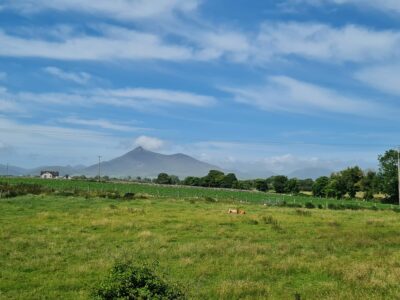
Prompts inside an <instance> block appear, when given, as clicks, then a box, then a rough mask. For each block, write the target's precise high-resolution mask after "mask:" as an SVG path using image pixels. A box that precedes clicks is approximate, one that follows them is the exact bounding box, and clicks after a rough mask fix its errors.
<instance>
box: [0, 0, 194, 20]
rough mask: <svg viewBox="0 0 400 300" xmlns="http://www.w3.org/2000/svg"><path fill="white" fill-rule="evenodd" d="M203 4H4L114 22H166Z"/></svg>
mask: <svg viewBox="0 0 400 300" xmlns="http://www.w3.org/2000/svg"><path fill="white" fill-rule="evenodd" d="M199 2H200V1H199V0H152V1H148V0H113V1H109V0H96V1H92V0H4V1H3V3H2V8H3V9H14V10H17V11H21V12H23V13H37V12H41V11H43V10H55V11H72V12H78V13H82V12H84V13H89V14H97V15H101V16H103V17H106V18H110V19H118V20H138V19H149V18H158V19H159V18H165V17H166V16H169V15H171V14H174V13H179V12H183V13H187V12H191V11H193V10H195V9H196V8H197V6H198V5H199Z"/></svg>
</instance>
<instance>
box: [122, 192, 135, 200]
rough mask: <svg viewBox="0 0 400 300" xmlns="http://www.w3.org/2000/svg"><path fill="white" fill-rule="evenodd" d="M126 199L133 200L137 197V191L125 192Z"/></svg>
mask: <svg viewBox="0 0 400 300" xmlns="http://www.w3.org/2000/svg"><path fill="white" fill-rule="evenodd" d="M123 198H124V200H133V199H134V198H135V193H125V194H124V197H123Z"/></svg>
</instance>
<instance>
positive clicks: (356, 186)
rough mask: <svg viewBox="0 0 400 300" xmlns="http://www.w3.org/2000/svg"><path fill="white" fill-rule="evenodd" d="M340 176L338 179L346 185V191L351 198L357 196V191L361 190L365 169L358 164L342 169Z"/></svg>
mask: <svg viewBox="0 0 400 300" xmlns="http://www.w3.org/2000/svg"><path fill="white" fill-rule="evenodd" d="M338 176H339V177H341V178H339V179H338V181H339V183H340V184H343V185H344V186H345V191H346V193H347V194H348V195H349V196H350V198H355V196H356V194H357V192H358V191H360V190H361V180H362V178H363V176H364V174H363V171H362V170H361V169H360V168H359V167H357V166H356V167H352V168H347V169H346V170H343V171H341V172H340V173H339V174H338ZM346 193H345V194H346ZM343 196H344V195H343ZM343 196H342V197H343ZM342 197H341V198H342Z"/></svg>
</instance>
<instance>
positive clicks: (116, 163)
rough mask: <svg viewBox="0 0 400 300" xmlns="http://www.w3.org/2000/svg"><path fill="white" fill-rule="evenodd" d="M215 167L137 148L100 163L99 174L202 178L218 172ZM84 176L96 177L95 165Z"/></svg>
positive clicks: (188, 158) (180, 156)
mask: <svg viewBox="0 0 400 300" xmlns="http://www.w3.org/2000/svg"><path fill="white" fill-rule="evenodd" d="M219 169H220V168H219V167H217V166H213V165H211V164H207V163H205V162H202V161H199V160H197V159H194V158H193V157H190V156H188V155H185V154H172V155H165V154H160V153H156V152H152V151H148V150H145V149H144V148H142V147H138V148H136V149H134V150H132V151H130V152H128V153H126V154H124V155H122V156H120V157H117V158H115V159H112V160H110V161H105V162H102V163H101V174H102V175H103V176H104V175H107V176H113V177H125V176H132V177H136V176H141V177H155V176H157V175H158V174H159V173H162V172H165V173H168V174H174V175H176V176H179V177H181V178H183V177H186V176H204V175H206V174H207V173H208V172H209V171H210V170H219ZM81 173H82V174H84V175H86V176H96V175H97V174H98V165H97V164H95V165H93V166H90V167H88V168H86V169H83V170H82V171H81Z"/></svg>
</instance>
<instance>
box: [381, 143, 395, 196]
mask: <svg viewBox="0 0 400 300" xmlns="http://www.w3.org/2000/svg"><path fill="white" fill-rule="evenodd" d="M397 155H398V153H397V151H396V150H388V151H386V152H385V154H384V155H380V156H379V172H378V176H379V179H380V185H381V189H382V192H383V193H385V194H386V198H387V201H388V202H391V203H397V202H398V201H399V190H398V172H399V170H398V167H397Z"/></svg>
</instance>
